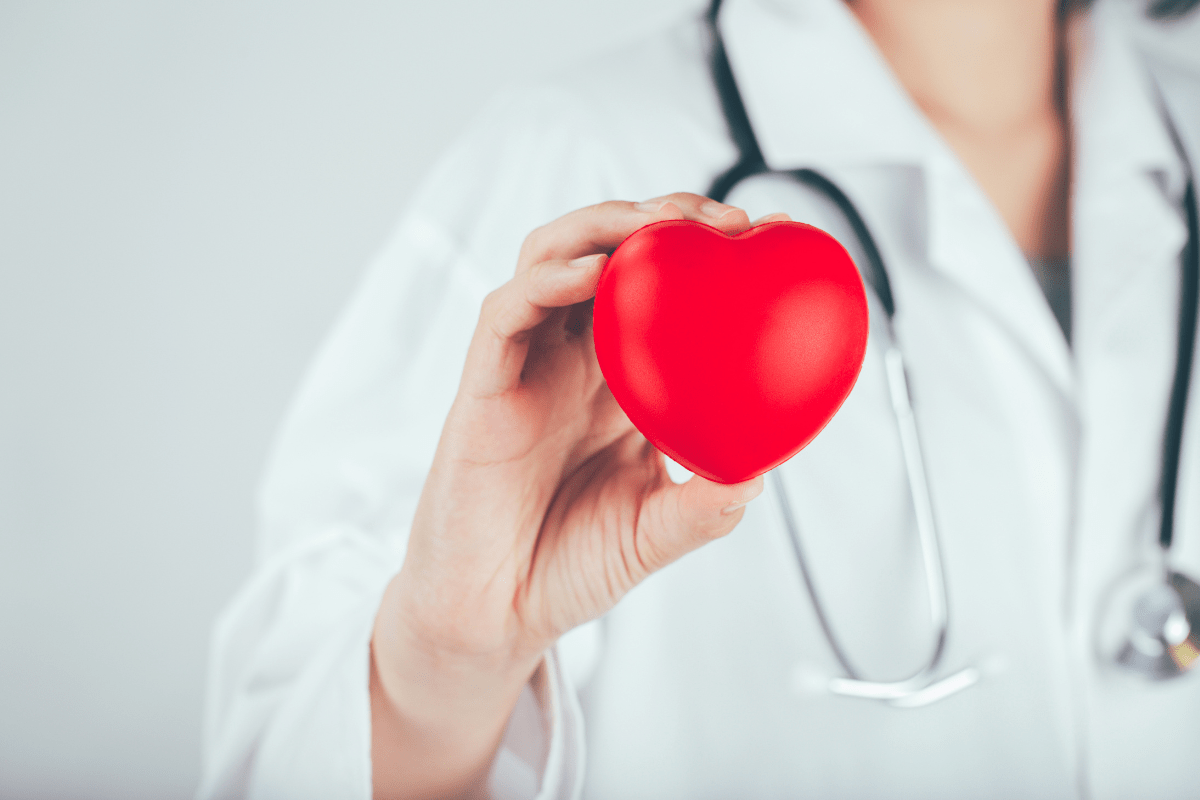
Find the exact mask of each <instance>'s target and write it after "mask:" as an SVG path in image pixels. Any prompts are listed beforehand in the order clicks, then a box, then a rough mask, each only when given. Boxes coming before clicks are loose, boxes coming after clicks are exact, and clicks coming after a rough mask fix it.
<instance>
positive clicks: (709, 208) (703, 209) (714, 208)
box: [700, 200, 733, 219]
mask: <svg viewBox="0 0 1200 800" xmlns="http://www.w3.org/2000/svg"><path fill="white" fill-rule="evenodd" d="M730 211H733V206H727V205H725V204H724V203H718V202H717V201H716V200H709V201H708V202H707V203H705V204H704V205H702V206H700V213H701V214H703V215H704V216H706V217H712V218H713V219H720V218H721V217H723V216H725V215H726V214H728V213H729V212H730Z"/></svg>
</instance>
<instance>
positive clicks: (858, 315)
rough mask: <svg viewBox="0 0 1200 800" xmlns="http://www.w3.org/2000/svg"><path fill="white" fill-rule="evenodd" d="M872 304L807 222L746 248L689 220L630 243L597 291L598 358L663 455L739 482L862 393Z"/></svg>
mask: <svg viewBox="0 0 1200 800" xmlns="http://www.w3.org/2000/svg"><path fill="white" fill-rule="evenodd" d="M867 330H868V318H867V297H866V292H865V291H864V289H863V283H862V279H861V278H860V277H859V274H858V270H857V269H855V267H854V262H853V261H851V259H850V256H849V255H848V254H847V253H846V251H845V249H844V248H843V247H842V246H841V245H840V244H839V243H838V242H837V240H836V239H834V238H833V237H832V236H830V235H829V234H827V233H825V232H824V231H822V230H820V229H818V228H814V227H812V226H811V225H804V224H802V223H799V222H771V223H767V224H766V225H759V226H758V227H755V228H751V229H750V230H748V231H746V232H745V233H742V234H740V235H738V236H728V235H726V234H724V233H722V232H721V231H719V230H717V229H716V228H712V227H709V226H708V225H703V224H701V223H698V222H689V221H686V220H668V221H666V222H656V223H654V224H652V225H647V226H646V227H644V228H641V229H640V230H638V231H635V232H634V233H633V234H632V235H631V236H630V237H629V238H627V239H626V240H625V241H623V242H622V243H621V246H620V247H618V248H617V249H616V251H615V252H614V253H613V254H612V256H611V257H610V258H609V260H608V264H607V265H606V266H605V268H604V272H603V274H602V275H601V276H600V284H599V287H598V288H597V290H596V304H595V312H594V327H593V331H594V335H595V340H596V358H597V360H598V361H599V362H600V370H601V371H602V372H603V373H604V377H605V379H606V380H607V381H608V388H609V389H610V390H611V391H612V393H613V397H615V398H616V400H617V403H619V404H620V406H621V408H622V409H623V410H624V411H625V413H626V414H627V415H628V416H629V419H630V421H631V422H633V424H634V425H635V426H637V429H638V430H640V431H641V432H642V434H643V435H644V436H645V437H646V438H647V439H649V440H650V441H651V442H652V443H653V444H654V446H655V447H657V448H658V449H659V450H661V451H662V452H664V453H666V454H667V455H668V456H670V457H671V458H673V459H675V460H676V461H678V462H679V463H680V464H682V465H683V466H685V467H687V468H688V469H689V470H691V471H692V472H695V473H696V474H698V475H703V476H704V477H705V478H708V479H709V480H714V481H718V482H720V483H738V482H740V481H745V480H749V479H750V478H753V477H754V476H756V475H761V474H762V473H764V472H766V471H767V470H770V469H772V468H774V467H777V466H778V465H780V464H782V463H783V462H784V461H787V460H788V459H789V458H791V457H792V456H794V455H795V454H796V453H798V452H799V451H800V450H801V449H802V448H803V447H804V446H805V445H806V444H808V443H809V442H810V441H812V439H813V437H815V436H816V435H817V434H818V433H820V432H821V429H822V428H824V427H825V425H826V423H828V422H829V420H830V419H831V418H832V417H833V415H834V414H835V413H837V410H838V408H840V407H841V405H842V402H843V401H844V400H845V399H846V397H847V395H849V394H850V390H851V389H852V388H854V382H855V381H856V380H857V379H858V373H859V371H860V370H861V369H862V363H863V357H864V356H865V354H866V348H867Z"/></svg>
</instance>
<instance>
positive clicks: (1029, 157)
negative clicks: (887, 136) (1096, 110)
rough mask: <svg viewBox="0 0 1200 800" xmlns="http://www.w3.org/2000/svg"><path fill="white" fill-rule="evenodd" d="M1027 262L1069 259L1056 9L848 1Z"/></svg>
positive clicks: (1001, 0)
mask: <svg viewBox="0 0 1200 800" xmlns="http://www.w3.org/2000/svg"><path fill="white" fill-rule="evenodd" d="M849 5H850V8H851V9H852V10H853V11H854V13H855V15H856V16H857V17H858V19H859V20H860V21H861V23H862V25H863V27H864V28H866V30H867V32H868V33H869V34H870V35H871V37H872V38H873V39H874V40H875V43H876V45H877V46H878V48H879V50H880V51H881V52H882V53H883V56H884V58H886V59H887V60H888V62H889V63H890V64H891V66H892V69H893V70H894V72H895V73H896V76H897V77H898V78H899V80H900V82H901V83H902V84H903V85H904V87H905V88H906V89H907V90H908V92H909V94H910V95H911V96H912V98H913V100H915V101H916V103H917V105H919V106H920V107H921V109H922V110H923V111H924V112H925V114H926V116H928V118H929V119H930V121H931V122H932V123H933V124H934V126H935V127H936V128H937V129H938V130H939V131H940V132H941V134H942V136H943V137H944V138H945V139H946V141H947V142H948V143H949V144H950V146H951V147H952V148H953V149H954V150H955V152H956V153H957V154H958V156H959V158H960V159H961V160H962V161H963V163H964V164H965V165H966V166H967V168H968V169H969V170H970V171H971V173H972V174H973V175H974V176H975V179H976V180H977V181H978V183H979V184H980V186H981V187H982V188H983V190H984V191H985V192H986V193H987V194H988V196H989V197H990V198H991V200H992V202H993V204H994V205H995V206H996V208H997V210H998V211H999V212H1000V214H1001V216H1003V217H1004V220H1005V222H1006V223H1007V224H1008V226H1009V229H1010V230H1011V231H1012V234H1013V236H1014V238H1015V239H1016V241H1017V244H1018V245H1019V246H1020V247H1021V249H1022V250H1023V251H1024V252H1025V253H1026V254H1028V255H1031V256H1043V257H1062V256H1065V255H1066V254H1067V253H1068V252H1069V227H1070V226H1069V224H1068V208H1067V206H1068V198H1069V183H1070V147H1069V144H1070V137H1069V125H1068V121H1067V109H1066V102H1065V96H1064V95H1065V92H1064V90H1063V88H1062V87H1064V86H1065V85H1066V81H1065V75H1064V74H1063V73H1064V71H1065V65H1066V63H1067V60H1066V59H1065V58H1063V57H1062V53H1063V50H1064V47H1063V42H1064V37H1063V35H1062V33H1061V30H1060V27H1061V25H1060V21H1059V19H1058V10H1057V6H1058V2H1057V0H849Z"/></svg>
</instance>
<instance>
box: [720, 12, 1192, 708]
mask: <svg viewBox="0 0 1200 800" xmlns="http://www.w3.org/2000/svg"><path fill="white" fill-rule="evenodd" d="M720 7H721V0H713V2H712V4H711V6H710V7H709V9H708V12H707V15H706V22H707V25H708V30H709V34H710V44H711V51H710V54H709V67H710V69H711V73H712V80H713V83H714V85H715V87H716V90H717V94H718V96H719V99H720V103H721V110H722V112H723V114H724V116H725V123H726V125H727V126H728V128H729V134H730V136H731V137H732V138H733V141H734V144H735V145H736V146H737V150H738V160H737V162H736V163H735V164H734V165H733V166H732V167H730V168H729V169H728V170H726V171H725V172H723V173H721V174H720V175H718V176H717V178H716V179H715V180H714V181H713V182H712V186H711V187H710V188H709V190H708V192H707V195H708V196H709V197H710V198H712V199H714V200H718V201H723V200H724V199H725V198H726V197H728V195H729V193H730V191H731V190H732V189H733V188H734V187H735V186H737V185H738V184H739V183H740V182H741V181H743V180H745V179H746V178H750V177H752V176H760V175H768V174H782V175H787V176H789V177H791V178H792V179H794V180H796V181H798V182H799V183H801V184H803V185H804V186H806V187H808V188H810V189H813V190H815V191H817V192H819V193H820V194H822V195H823V196H824V197H825V198H827V199H828V200H830V201H831V202H832V203H833V204H834V205H836V206H837V207H838V209H839V211H840V212H841V213H842V214H843V216H844V217H845V219H846V221H847V222H848V223H849V225H850V228H851V229H852V230H853V232H854V235H855V237H856V238H857V239H858V241H859V244H860V245H861V246H862V250H863V253H864V254H865V258H866V262H867V266H868V267H869V271H868V275H867V278H868V282H869V283H870V285H871V287H872V289H873V290H874V292H875V295H876V296H877V297H878V299H879V303H880V305H881V306H882V307H883V310H884V312H885V318H884V320H883V324H882V325H881V326H880V327H882V328H883V330H884V333H885V339H886V344H885V346H884V356H883V362H884V369H885V372H886V376H887V383H888V390H889V396H890V399H891V405H892V411H893V413H894V414H895V417H896V425H897V428H898V430H899V435H900V446H901V452H902V453H903V456H904V468H905V472H906V473H907V477H908V487H909V493H910V495H911V498H912V504H913V509H914V512H915V518H916V526H917V535H918V538H919V540H920V544H921V554H922V564H923V567H924V571H925V587H926V592H927V595H928V600H929V614H930V619H931V622H932V627H933V630H934V645H933V651H932V653H930V655H929V658H928V660H927V661H926V662H925V666H923V667H921V668H920V669H919V670H917V672H915V673H914V674H913V675H911V676H910V677H908V678H905V679H903V680H899V681H873V680H869V679H867V678H865V677H864V676H863V674H862V672H861V671H859V670H858V669H856V668H855V667H854V666H853V664H852V663H851V661H850V659H849V658H848V657H847V655H846V650H845V648H844V647H843V646H842V645H841V642H840V640H839V639H838V637H837V635H836V634H835V633H834V630H833V627H832V626H831V625H830V622H829V615H828V614H827V613H826V612H825V606H824V604H823V603H822V602H821V599H820V597H819V595H818V593H817V590H816V585H815V583H814V581H813V578H812V573H811V570H810V568H809V563H808V560H807V559H806V558H805V556H804V549H803V547H802V546H801V541H800V532H799V526H798V525H797V524H796V517H795V514H794V513H793V510H792V507H791V505H790V503H789V501H788V495H787V492H786V490H785V487H784V485H783V479H782V478H781V477H780V475H779V472H778V470H776V471H773V472H771V473H770V476H769V478H770V480H771V484H772V489H773V494H774V495H775V496H776V498H777V500H778V503H779V511H780V516H781V517H782V519H783V522H784V525H785V527H786V528H787V531H788V534H789V536H788V538H789V540H790V542H791V546H792V549H793V551H794V553H795V556H796V562H797V564H798V565H799V567H800V574H801V577H802V578H803V581H804V586H805V588H806V589H807V591H808V595H809V597H810V599H811V601H812V607H813V610H814V612H815V615H816V618H817V622H818V623H819V625H820V627H821V630H822V632H823V634H824V636H825V639H826V641H827V642H828V644H829V648H830V650H831V651H832V652H833V656H834V658H835V659H836V660H837V662H838V665H839V666H840V667H841V670H842V672H843V673H844V676H842V677H834V678H831V679H829V680H828V682H827V685H826V688H827V689H828V691H830V692H832V693H833V694H837V695H843V696H849V697H860V698H866V699H872V700H881V701H884V702H887V703H890V704H892V705H895V706H901V707H905V706H907V707H914V706H922V705H927V704H929V703H931V702H934V701H936V700H940V699H942V698H944V697H948V696H949V695H952V694H954V693H956V692H958V691H961V690H962V689H965V688H967V687H969V686H971V685H973V684H975V683H977V682H978V681H979V679H980V678H981V677H982V672H981V670H980V668H979V667H975V666H969V667H966V668H963V669H960V670H958V671H956V672H953V673H951V674H949V675H946V676H944V677H941V678H939V677H937V675H938V669H939V666H940V664H941V660H942V656H943V654H944V652H945V649H946V635H947V631H948V629H949V619H950V614H949V604H948V602H947V584H946V575H945V571H944V567H943V561H942V550H941V541H940V537H939V535H938V528H937V521H936V519H935V516H934V512H933V501H932V498H931V496H930V488H929V477H928V473H927V471H926V469H925V459H924V456H923V455H922V452H921V438H920V435H919V434H918V431H917V424H916V418H915V417H914V416H913V409H912V404H911V396H910V394H909V389H908V376H907V372H906V370H905V366H904V357H903V355H902V353H901V350H900V346H899V343H898V341H897V339H896V333H895V328H894V326H893V320H894V317H895V315H896V303H895V299H894V296H893V294H892V286H891V281H890V280H889V279H888V272H887V269H886V268H885V267H884V263H883V257H882V255H881V254H880V251H879V248H878V247H877V246H876V244H875V240H874V238H873V237H872V236H871V232H870V230H869V229H868V228H867V225H866V223H865V222H864V221H863V218H862V216H861V215H860V214H859V213H858V210H857V209H856V208H855V207H854V204H853V203H852V202H851V201H850V198H848V197H847V196H846V194H845V193H844V192H842V190H841V189H839V188H838V187H837V186H836V185H835V184H834V183H833V182H832V181H830V180H829V179H828V178H826V177H825V176H824V175H821V174H820V173H818V172H816V171H814V170H811V169H795V170H787V171H776V170H772V169H771V168H770V167H768V166H767V164H766V161H765V159H764V158H763V155H762V151H761V150H760V149H759V146H758V140H757V138H756V137H755V135H754V129H753V127H752V126H751V124H750V119H749V117H748V116H747V114H746V108H745V106H744V105H743V103H742V97H741V93H740V92H739V91H738V86H737V82H736V80H735V79H734V76H733V71H732V69H731V68H730V65H729V59H728V57H727V56H726V54H725V43H724V40H723V39H722V38H721V32H720V29H719V28H718V26H717V16H718V13H719V11H720ZM1179 151H1180V153H1181V157H1182V158H1183V159H1184V162H1185V164H1186V163H1187V159H1186V156H1185V155H1183V149H1182V147H1180V148H1179ZM1183 203H1184V207H1185V209H1186V212H1187V227H1188V240H1187V245H1186V246H1185V248H1184V251H1183V257H1182V272H1183V276H1182V292H1181V299H1180V310H1179V333H1178V343H1177V350H1176V361H1175V376H1174V381H1173V383H1172V386H1171V400H1170V405H1169V407H1168V411H1167V424H1166V432H1165V436H1164V444H1163V456H1162V484H1161V487H1160V498H1161V501H1162V521H1161V525H1160V528H1159V536H1158V545H1159V546H1158V550H1157V553H1156V558H1155V563H1154V564H1153V565H1151V566H1150V567H1142V568H1138V569H1135V570H1132V571H1131V572H1130V573H1128V574H1127V575H1124V576H1122V577H1121V578H1120V579H1118V581H1117V582H1115V584H1114V585H1113V586H1112V587H1110V592H1109V594H1110V597H1109V598H1108V599H1107V600H1106V602H1104V603H1102V605H1101V610H1100V611H1101V613H1100V615H1099V617H1100V619H1101V625H1099V626H1097V635H1096V650H1097V654H1098V655H1099V656H1100V657H1101V658H1102V659H1103V660H1104V661H1106V662H1107V663H1111V664H1115V665H1118V666H1119V667H1122V668H1124V669H1126V670H1128V671H1131V672H1133V673H1136V674H1139V675H1141V676H1143V677H1146V678H1149V679H1153V680H1163V679H1166V678H1170V677H1174V676H1177V675H1181V674H1183V673H1185V672H1187V671H1188V670H1190V669H1191V668H1192V667H1194V666H1196V664H1197V663H1200V585H1197V584H1196V582H1195V581H1193V580H1192V579H1191V578H1188V577H1187V576H1186V575H1183V574H1182V573H1180V572H1176V571H1174V570H1173V569H1171V567H1170V553H1171V543H1172V538H1173V533H1174V521H1175V490H1176V484H1177V479H1178V476H1179V455H1180V448H1181V445H1182V442H1183V420H1184V411H1185V408H1186V406H1187V396H1188V384H1189V382H1190V377H1191V367H1192V355H1193V350H1194V347H1195V338H1196V310H1197V305H1198V303H1200V248H1198V247H1197V243H1198V242H1200V230H1198V228H1200V223H1198V222H1197V212H1196V195H1195V187H1194V186H1193V183H1192V179H1191V172H1190V170H1188V182H1187V189H1186V191H1185V193H1184V200H1183Z"/></svg>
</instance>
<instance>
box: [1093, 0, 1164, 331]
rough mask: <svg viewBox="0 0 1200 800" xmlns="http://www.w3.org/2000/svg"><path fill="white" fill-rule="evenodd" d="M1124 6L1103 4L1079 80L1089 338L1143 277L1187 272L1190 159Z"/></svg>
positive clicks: (1100, 328) (1095, 18)
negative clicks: (1181, 267)
mask: <svg viewBox="0 0 1200 800" xmlns="http://www.w3.org/2000/svg"><path fill="white" fill-rule="evenodd" d="M1123 11H1124V10H1123V9H1121V8H1118V7H1116V6H1115V5H1113V4H1111V3H1101V4H1099V5H1098V6H1097V7H1096V9H1095V11H1094V13H1093V16H1092V18H1091V20H1090V23H1091V24H1090V25H1089V26H1088V36H1087V42H1086V44H1085V50H1086V52H1085V53H1084V54H1083V60H1082V63H1081V64H1080V66H1079V67H1078V68H1077V73H1078V76H1077V79H1076V81H1075V85H1074V87H1073V88H1074V94H1073V97H1072V105H1073V113H1074V114H1075V116H1076V119H1077V122H1078V124H1077V125H1076V131H1077V134H1076V141H1075V149H1076V169H1075V173H1076V174H1075V185H1074V196H1073V201H1074V209H1073V210H1074V224H1075V236H1074V240H1075V243H1074V245H1075V265H1076V269H1075V276H1074V285H1073V289H1074V292H1073V294H1074V305H1075V312H1076V313H1075V326H1076V331H1077V333H1078V337H1077V338H1078V340H1079V341H1080V343H1081V344H1082V345H1083V346H1087V343H1088V342H1090V341H1092V340H1093V339H1094V338H1095V334H1097V333H1099V332H1100V331H1102V330H1103V329H1104V327H1105V324H1106V323H1105V321H1106V319H1107V318H1109V317H1110V316H1111V315H1112V314H1113V313H1115V310H1116V309H1118V308H1119V307H1121V306H1122V305H1123V304H1124V303H1125V302H1127V298H1128V297H1129V295H1130V290H1131V289H1132V287H1133V286H1134V285H1135V284H1136V283H1137V282H1138V281H1139V280H1145V279H1153V278H1154V277H1155V276H1153V275H1150V274H1147V271H1161V270H1163V269H1171V270H1172V271H1173V272H1177V265H1178V256H1179V253H1180V250H1181V249H1182V247H1183V245H1184V242H1185V241H1186V238H1187V231H1186V228H1185V226H1184V223H1183V220H1182V218H1181V212H1180V210H1179V208H1180V198H1181V197H1182V194H1183V185H1184V178H1183V170H1182V166H1181V164H1180V162H1179V158H1178V155H1177V153H1176V150H1175V146H1174V144H1173V143H1172V141H1171V135H1170V133H1169V131H1168V129H1167V128H1166V124H1165V122H1164V119H1163V116H1162V111H1161V109H1160V108H1159V103H1158V100H1157V98H1156V96H1155V92H1154V89H1153V87H1152V85H1151V83H1150V73H1149V72H1148V71H1147V67H1146V63H1145V61H1144V59H1143V58H1142V57H1141V56H1139V54H1138V53H1137V52H1136V51H1135V50H1134V47H1133V43H1132V42H1131V40H1130V39H1131V36H1130V34H1131V30H1132V28H1133V26H1134V25H1136V24H1137V21H1136V20H1131V19H1126V18H1124V16H1123ZM1177 118H1178V119H1180V120H1182V119H1184V117H1177ZM1114 223H1115V224H1114ZM1172 318H1173V315H1172Z"/></svg>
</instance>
